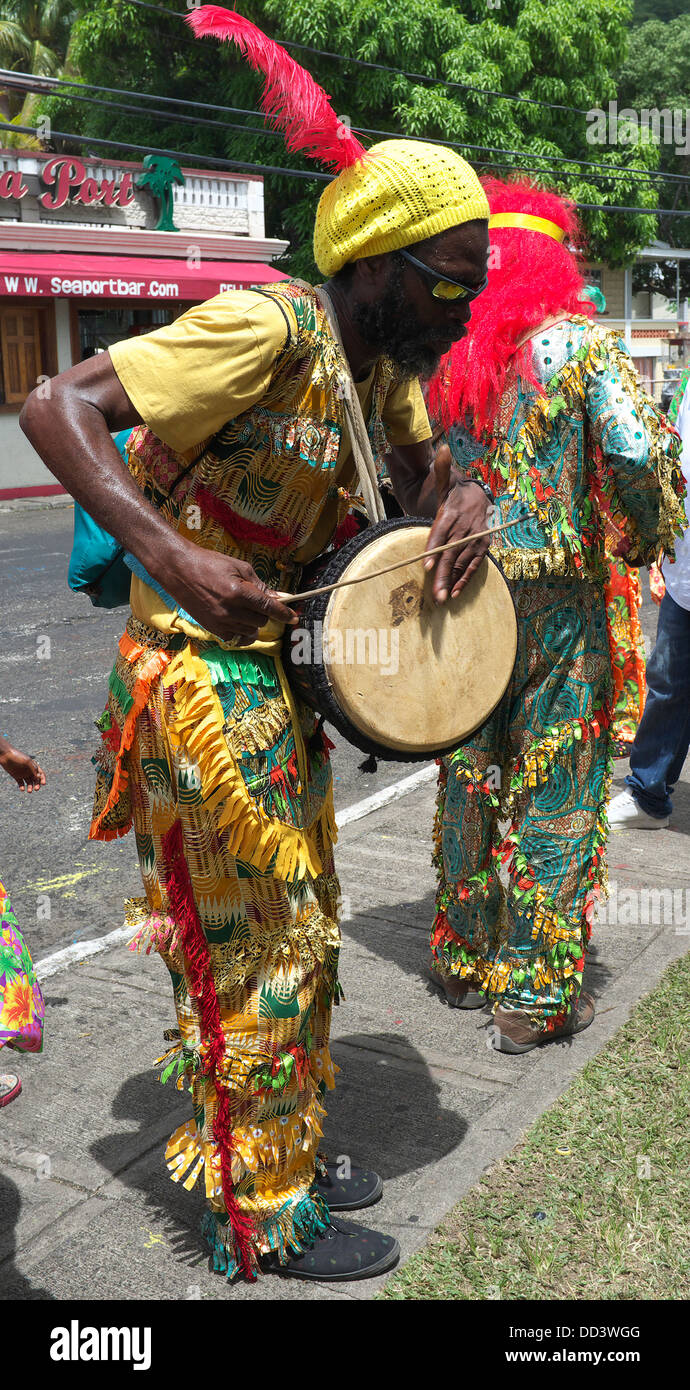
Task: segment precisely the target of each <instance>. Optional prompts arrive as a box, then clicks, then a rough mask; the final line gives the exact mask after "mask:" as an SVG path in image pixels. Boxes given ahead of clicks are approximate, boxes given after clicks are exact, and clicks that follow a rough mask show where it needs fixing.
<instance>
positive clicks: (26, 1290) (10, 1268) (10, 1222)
mask: <svg viewBox="0 0 690 1390" xmlns="http://www.w3.org/2000/svg"><path fill="white" fill-rule="evenodd" d="M21 1209H22V1198H21V1193H20V1191H19V1188H18V1187H17V1186H16V1184H15V1183H13V1182H12V1181H11V1180H10V1179H9V1178H8V1177H7V1175H6V1174H5V1173H0V1232H1V1233H2V1243H3V1247H5V1246H7V1245H9V1247H10V1248H9V1250H8V1251H7V1252H6V1253H5V1254H3V1255H2V1256H1V1257H0V1300H10V1299H12V1300H15V1299H21V1300H23V1301H29V1300H40V1299H45V1300H49V1299H51V1300H52V1299H54V1294H52V1293H49V1292H48V1290H47V1289H41V1288H36V1287H35V1286H34V1285H33V1284H32V1283H31V1281H30V1280H29V1279H27V1278H25V1276H24V1275H23V1274H22V1273H21V1272H20V1271H19V1270H18V1269H17V1266H16V1264H15V1262H14V1259H15V1254H16V1250H15V1243H14V1230H15V1227H16V1225H17V1221H18V1220H19V1213H20V1211H21ZM9 1330H10V1335H11V1327H10V1329H9ZM15 1351H16V1352H17V1354H18V1352H19V1347H18V1346H17V1347H16V1348H15ZM5 1353H6V1354H7V1355H9V1342H8V1341H6V1343H5Z"/></svg>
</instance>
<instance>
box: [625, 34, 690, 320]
mask: <svg viewBox="0 0 690 1390" xmlns="http://www.w3.org/2000/svg"><path fill="white" fill-rule="evenodd" d="M618 100H619V105H620V106H621V107H628V108H629V109H631V110H633V111H635V112H638V113H639V112H642V111H649V112H653V111H658V112H659V113H662V112H664V111H666V112H668V113H670V118H669V117H666V118H663V117H662V118H661V119H660V120H659V136H660V141H659V146H658V148H659V163H660V168H661V169H662V170H663V171H664V172H665V173H667V174H670V175H673V176H674V178H676V177H677V176H678V175H680V176H682V177H685V178H688V177H690V110H689V109H688V108H690V15H687V14H686V15H683V16H682V17H679V18H677V19H672V20H671V21H670V22H669V23H667V24H665V23H662V22H661V20H658V19H655V20H651V21H650V22H649V23H648V24H643V25H641V26H640V28H638V29H634V30H633V32H632V34H631V36H630V45H629V49H628V56H627V58H626V61H625V63H624V64H623V66H622V68H621V71H620V73H619V76H618ZM674 114H675V120H674V119H673V118H674ZM664 137H667V138H664ZM668 137H673V138H668ZM665 187H666V196H667V197H668V198H669V200H670V201H669V202H668V203H666V204H665V205H666V206H667V207H675V208H677V209H678V210H679V211H683V210H684V211H685V212H690V192H689V191H688V190H689V185H688V184H687V183H685V184H681V183H675V182H672V183H669V184H667V185H665ZM658 235H659V237H660V239H661V240H663V241H667V242H668V243H669V245H671V246H680V247H683V246H687V245H688V244H689V241H690V218H687V217H686V218H680V217H677V218H672V217H661V218H659V223H658ZM634 288H635V289H640V290H642V289H644V290H656V291H657V292H658V293H660V294H665V295H666V297H667V298H668V299H670V300H674V301H675V298H676V265H675V262H672V261H665V262H660V263H659V264H656V263H655V262H648V263H646V264H638V265H637V266H636V267H635V279H634ZM688 294H690V266H688V263H687V261H685V262H684V261H681V297H682V298H684V297H685V296H686V295H688Z"/></svg>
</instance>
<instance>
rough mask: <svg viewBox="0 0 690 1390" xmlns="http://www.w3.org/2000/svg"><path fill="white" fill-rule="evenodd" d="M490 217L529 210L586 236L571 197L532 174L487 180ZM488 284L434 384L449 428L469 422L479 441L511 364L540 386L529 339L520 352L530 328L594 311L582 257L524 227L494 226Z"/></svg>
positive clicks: (433, 399) (575, 237) (437, 407)
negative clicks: (542, 183)
mask: <svg viewBox="0 0 690 1390" xmlns="http://www.w3.org/2000/svg"><path fill="white" fill-rule="evenodd" d="M482 184H483V186H484V189H485V192H486V196H487V198H488V200H489V208H490V210H491V214H492V216H493V215H494V214H496V213H501V212H502V213H511V212H512V213H529V214H530V215H531V216H533V217H542V218H545V219H546V220H547V221H549V222H555V223H556V225H557V226H558V227H560V228H561V229H562V231H564V232H565V234H566V238H567V239H568V240H569V241H570V242H571V244H573V245H574V246H577V247H579V246H581V245H582V240H583V234H582V232H581V230H580V226H579V223H578V219H577V214H576V211H575V205H574V203H572V202H570V201H569V199H567V198H563V197H560V196H559V195H558V194H557V193H550V192H547V191H546V190H544V189H541V188H536V187H535V186H534V184H532V183H530V181H529V179H516V180H515V181H514V182H512V183H504V182H503V181H501V180H500V179H494V178H485V179H482ZM490 236H491V254H490V257H489V272H488V274H489V283H488V285H487V287H486V289H485V290H484V291H483V293H482V294H480V295H479V296H478V298H477V299H476V300H475V301H474V304H473V306H472V317H471V319H470V323H469V328H468V333H467V337H465V338H463V339H462V340H461V341H460V342H459V343H454V345H453V347H452V348H451V351H450V352H449V353H448V355H447V356H446V357H445V358H444V359H443V361H442V363H441V366H440V368H439V371H438V373H437V375H436V376H435V377H434V379H433V381H432V382H431V384H430V388H429V405H430V409H431V412H432V414H433V415H434V416H435V417H436V418H440V419H441V420H442V421H443V424H444V425H445V426H446V428H449V427H450V425H452V424H454V423H455V422H456V421H461V422H464V423H466V424H467V425H468V426H469V428H471V429H472V431H473V433H474V434H475V435H476V436H477V438H478V439H480V438H482V437H483V436H485V435H486V434H487V433H489V434H490V432H491V424H492V420H493V417H494V415H495V413H496V406H497V403H498V401H499V400H500V398H501V396H502V394H503V390H504V386H505V380H506V374H507V372H508V370H509V368H510V367H511V365H513V364H514V365H515V367H516V368H517V369H518V370H519V372H520V375H521V377H522V378H523V379H524V380H526V381H527V382H529V383H531V384H532V385H534V386H537V385H538V382H537V379H536V377H535V375H534V369H533V366H532V353H531V349H530V347H529V344H526V345H525V347H524V348H522V349H520V351H518V346H519V344H520V342H521V340H522V339H523V338H524V337H525V336H526V334H528V333H529V330H530V329H537V328H539V325H540V324H541V323H543V322H544V320H545V319H551V318H555V317H556V315H558V314H559V313H564V312H565V313H568V314H588V315H590V316H591V315H592V314H593V313H594V312H595V310H594V307H593V305H592V304H591V303H590V302H589V301H588V300H586V299H583V297H582V295H583V290H584V285H585V282H584V280H583V278H582V275H581V274H580V271H579V269H578V266H577V261H576V258H575V256H574V254H573V253H572V251H568V250H567V249H566V247H565V246H564V244H563V242H560V241H557V240H556V238H555V237H552V236H548V235H546V234H545V233H544V232H538V231H532V230H528V229H527V228H523V227H490Z"/></svg>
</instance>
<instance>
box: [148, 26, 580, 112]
mask: <svg viewBox="0 0 690 1390" xmlns="http://www.w3.org/2000/svg"><path fill="white" fill-rule="evenodd" d="M127 3H128V4H131V5H138V6H139V8H140V9H142V10H153V12H154V14H168V15H172V16H173V17H174V18H175V19H182V20H183V19H184V18H185V16H184V15H183V14H180V13H179V12H178V11H177V10H170V9H168V8H167V6H166V5H150V4H148V3H147V0H127ZM275 42H276V43H280V44H282V46H283V48H299V49H301V50H302V51H303V52H304V53H313V54H315V55H316V56H317V57H318V58H333V59H334V60H335V62H337V63H354V64H356V66H357V67H360V68H373V69H374V70H375V71H377V72H390V73H393V74H394V76H396V77H406V78H408V80H409V81H410V82H433V83H434V85H435V86H440V87H457V88H459V89H460V90H461V91H463V92H477V93H478V94H479V95H481V96H487V97H498V98H500V100H502V101H515V102H522V103H523V104H527V105H529V106H544V107H548V109H549V110H550V111H568V112H572V113H574V114H575V115H576V116H586V115H588V112H587V111H585V110H583V109H581V108H580V107H579V106H562V105H560V104H559V103H557V102H553V101H541V100H540V99H539V98H538V97H516V96H513V95H512V94H511V93H510V92H495V91H493V90H492V88H490V87H475V86H473V85H472V83H470V82H454V81H452V80H451V79H450V78H446V77H438V76H436V75H435V74H434V76H433V77H430V76H429V75H428V74H427V73H422V72H406V71H405V69H404V68H394V67H391V66H390V65H389V64H386V63H371V62H368V61H367V59H365V58H348V57H347V56H346V55H345V54H343V53H329V52H328V51H327V50H326V49H323V48H312V47H310V45H309V44H306V43H297V42H296V41H295V40H293V39H276V40H275Z"/></svg>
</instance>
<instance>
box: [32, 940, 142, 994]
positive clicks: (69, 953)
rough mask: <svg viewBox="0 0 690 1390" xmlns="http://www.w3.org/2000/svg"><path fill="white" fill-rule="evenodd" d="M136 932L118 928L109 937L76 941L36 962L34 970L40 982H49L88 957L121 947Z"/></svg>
mask: <svg viewBox="0 0 690 1390" xmlns="http://www.w3.org/2000/svg"><path fill="white" fill-rule="evenodd" d="M134 932H135V928H134V927H116V929H115V931H110V932H108V935H107V936H99V937H97V939H96V940H95V941H75V942H74V944H73V945H72V946H65V948H64V950H62V951H54V953H53V955H52V956H44V958H43V960H38V961H35V962H34V970H35V971H36V974H37V976H38V979H39V981H43V980H47V979H48V978H49V977H50V976H51V975H55V974H56V973H57V971H58V970H64V968H65V966H66V965H73V964H74V962H75V961H77V960H79V961H81V960H85V959H86V957H87V956H99V955H100V954H101V952H102V951H109V950H110V947H111V946H120V945H121V943H122V942H123V941H128V940H129V939H130V937H132V936H134Z"/></svg>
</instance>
